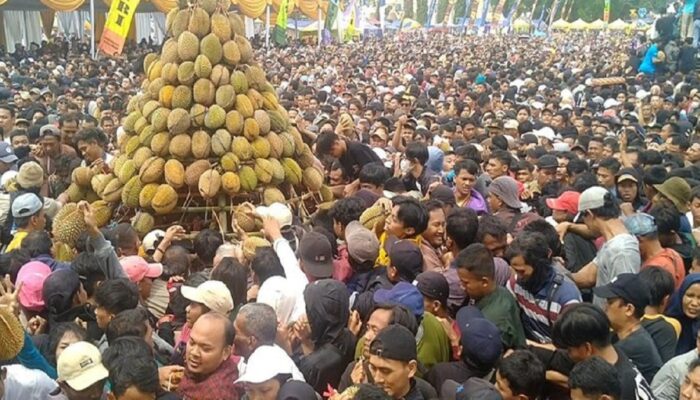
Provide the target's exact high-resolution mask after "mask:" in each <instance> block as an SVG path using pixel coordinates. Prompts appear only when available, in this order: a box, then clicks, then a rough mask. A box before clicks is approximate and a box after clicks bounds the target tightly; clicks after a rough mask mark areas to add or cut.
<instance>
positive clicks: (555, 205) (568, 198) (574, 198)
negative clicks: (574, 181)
mask: <svg viewBox="0 0 700 400" xmlns="http://www.w3.org/2000/svg"><path fill="white" fill-rule="evenodd" d="M579 197H581V194H580V193H579V192H574V191H572V190H567V191H566V192H564V193H562V194H561V195H559V197H557V198H556V199H551V198H550V199H547V200H546V203H547V207H549V208H550V209H551V210H556V211H566V212H567V213H569V214H572V215H576V214H577V213H578V201H579Z"/></svg>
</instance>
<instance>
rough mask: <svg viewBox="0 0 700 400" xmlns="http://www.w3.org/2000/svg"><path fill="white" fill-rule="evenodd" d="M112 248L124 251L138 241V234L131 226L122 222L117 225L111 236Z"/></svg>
mask: <svg viewBox="0 0 700 400" xmlns="http://www.w3.org/2000/svg"><path fill="white" fill-rule="evenodd" d="M111 237H112V239H111V240H110V241H111V242H112V246H114V247H116V248H119V249H124V248H128V247H130V246H132V245H133V244H134V243H136V242H137V241H138V240H139V234H138V232H136V229H134V227H133V226H131V224H129V223H127V222H123V223H121V224H119V225H117V226H116V227H115V228H114V230H113V231H112V235H111Z"/></svg>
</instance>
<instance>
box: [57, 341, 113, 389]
mask: <svg viewBox="0 0 700 400" xmlns="http://www.w3.org/2000/svg"><path fill="white" fill-rule="evenodd" d="M56 369H57V372H58V380H59V381H63V382H66V383H67V384H68V386H70V387H71V389H73V390H77V391H82V390H85V389H87V388H88V387H90V386H92V385H94V384H95V383H97V382H99V381H101V380H103V379H106V378H107V377H108V376H109V371H107V368H105V367H104V365H102V356H101V355H100V350H99V349H98V348H97V347H95V345H93V344H90V343H88V342H76V343H73V344H71V345H70V346H68V347H66V349H65V350H63V353H61V355H60V356H59V357H58V361H57V363H56Z"/></svg>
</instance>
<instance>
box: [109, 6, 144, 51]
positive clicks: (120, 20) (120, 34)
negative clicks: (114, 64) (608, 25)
mask: <svg viewBox="0 0 700 400" xmlns="http://www.w3.org/2000/svg"><path fill="white" fill-rule="evenodd" d="M140 1H141V0H114V1H112V5H111V6H110V8H109V14H108V15H107V21H106V22H105V29H104V31H103V32H102V38H101V40H100V50H101V51H102V52H103V53H105V54H108V55H110V56H116V55H119V54H121V52H122V50H123V49H124V43H125V42H126V37H127V35H128V34H129V27H130V26H131V20H132V19H133V18H134V13H135V12H136V7H138V5H139V2H140Z"/></svg>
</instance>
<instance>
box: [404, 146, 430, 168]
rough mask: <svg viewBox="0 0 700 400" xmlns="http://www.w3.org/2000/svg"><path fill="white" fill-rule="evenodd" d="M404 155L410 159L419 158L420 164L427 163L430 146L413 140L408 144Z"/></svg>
mask: <svg viewBox="0 0 700 400" xmlns="http://www.w3.org/2000/svg"><path fill="white" fill-rule="evenodd" d="M404 155H405V156H406V158H408V159H413V160H417V161H418V162H419V163H420V165H425V163H427V162H428V158H429V157H430V153H428V146H427V145H426V144H425V143H422V142H411V143H409V144H408V145H407V146H406V151H405V152H404Z"/></svg>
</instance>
